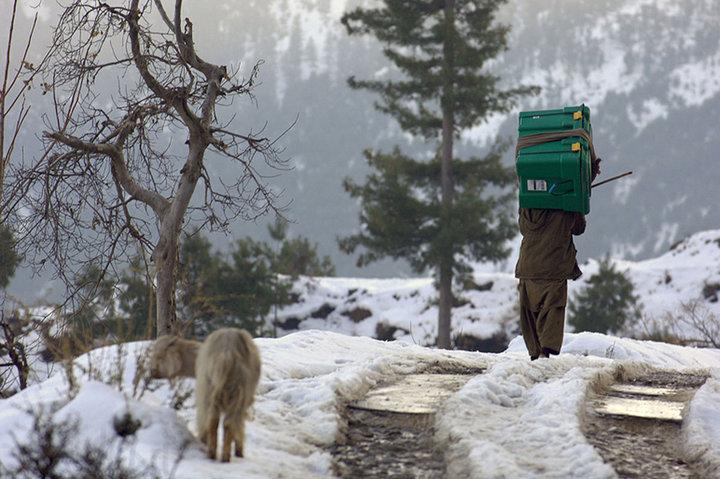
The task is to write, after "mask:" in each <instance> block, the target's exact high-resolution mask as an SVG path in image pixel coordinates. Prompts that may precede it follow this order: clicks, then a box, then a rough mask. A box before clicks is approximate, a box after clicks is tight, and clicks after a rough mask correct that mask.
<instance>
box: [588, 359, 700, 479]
mask: <svg viewBox="0 0 720 479" xmlns="http://www.w3.org/2000/svg"><path fill="white" fill-rule="evenodd" d="M705 379H706V378H705V377H704V376H699V375H691V374H680V373H668V372H656V373H651V374H648V375H646V376H643V377H642V378H639V379H636V380H634V381H626V382H624V383H622V384H621V385H620V386H621V387H619V388H617V389H619V391H613V390H612V389H611V390H610V391H608V392H607V393H606V395H605V396H604V397H598V398H597V399H596V400H594V401H590V402H588V408H587V411H586V417H585V423H584V433H585V436H586V437H587V439H588V441H589V442H590V444H592V445H593V446H594V447H595V448H596V449H597V451H598V452H599V453H600V456H601V457H602V458H603V459H604V460H605V462H607V463H608V464H610V465H611V466H612V467H613V468H614V469H615V472H616V473H617V474H618V476H619V477H621V478H650V477H652V478H657V479H662V478H673V479H674V478H696V477H697V478H699V477H701V476H700V475H699V474H698V473H696V472H695V471H694V470H693V467H692V465H690V464H687V463H686V462H685V461H684V460H683V458H682V454H681V450H682V449H681V447H680V440H681V434H680V427H681V423H680V422H678V421H673V420H667V419H656V418H644V417H634V416H632V415H622V414H621V413H618V414H606V413H600V412H598V410H601V408H599V407H598V405H599V404H602V403H607V402H611V401H615V400H616V399H629V400H631V401H634V402H635V403H637V401H639V400H642V401H650V402H653V401H657V400H661V401H669V402H670V404H671V405H672V403H673V402H674V403H675V404H677V403H678V402H682V403H686V402H687V401H689V400H690V399H691V398H692V396H693V394H694V392H695V391H696V390H697V388H699V387H700V386H701V385H702V384H703V383H704V382H705ZM624 386H630V387H629V388H627V387H624ZM647 388H659V389H660V390H661V391H662V390H668V391H676V392H672V393H668V394H664V395H661V396H653V395H649V394H647V393H645V394H642V393H638V392H637V391H643V390H644V389H647ZM647 390H648V391H652V389H647ZM628 391H629V392H628ZM616 402H619V403H620V404H622V402H621V401H616Z"/></svg>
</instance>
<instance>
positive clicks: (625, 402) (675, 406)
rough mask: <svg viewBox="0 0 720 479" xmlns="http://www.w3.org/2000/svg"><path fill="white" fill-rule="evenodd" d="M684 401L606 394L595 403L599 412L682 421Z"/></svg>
mask: <svg viewBox="0 0 720 479" xmlns="http://www.w3.org/2000/svg"><path fill="white" fill-rule="evenodd" d="M684 407H685V403H684V402H678V401H666V400H660V399H634V398H633V399H631V398H625V397H613V396H605V397H603V398H601V399H599V400H598V401H597V403H596V404H595V411H596V412H598V413H599V414H608V415H612V416H628V417H638V418H645V419H658V420H661V421H672V422H682V411H683V408H684Z"/></svg>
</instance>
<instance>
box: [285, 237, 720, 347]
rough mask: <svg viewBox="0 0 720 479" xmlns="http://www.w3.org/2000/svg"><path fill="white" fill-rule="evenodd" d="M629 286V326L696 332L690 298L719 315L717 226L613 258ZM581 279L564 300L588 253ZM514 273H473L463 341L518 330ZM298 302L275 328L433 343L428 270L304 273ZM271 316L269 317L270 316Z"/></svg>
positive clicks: (637, 331) (458, 328)
mask: <svg viewBox="0 0 720 479" xmlns="http://www.w3.org/2000/svg"><path fill="white" fill-rule="evenodd" d="M613 262H614V263H615V265H616V268H617V269H618V270H619V271H623V272H625V273H626V275H627V277H628V278H629V279H630V280H631V281H632V283H633V284H634V286H635V294H636V295H637V296H638V297H639V301H640V303H641V305H642V310H643V320H642V321H640V322H639V323H638V324H634V325H628V330H627V333H629V334H632V335H635V336H643V335H650V334H652V333H658V332H661V331H663V330H665V332H667V333H670V334H674V335H677V336H679V337H680V338H681V339H699V338H700V336H701V334H700V333H699V332H698V331H697V330H696V329H695V328H693V327H692V325H689V324H684V323H683V322H682V321H678V320H679V319H683V318H687V316H688V314H689V311H688V307H691V306H694V307H695V313H696V315H697V316H698V317H699V318H702V317H705V318H710V315H714V316H715V318H716V319H717V320H718V323H720V301H718V295H719V294H720V230H711V231H705V232H701V233H698V234H695V235H693V236H690V237H689V238H686V239H685V240H683V241H682V242H680V243H678V244H677V245H675V246H674V247H673V249H672V250H670V251H668V252H667V253H665V254H663V255H662V256H659V257H657V258H654V259H650V260H646V261H639V262H632V261H622V260H617V261H613ZM581 269H582V270H583V272H584V274H583V276H582V277H581V279H580V280H578V281H575V282H570V284H569V285H570V292H569V295H570V301H572V299H573V296H574V294H575V293H577V291H578V290H579V289H581V288H584V287H585V286H586V281H587V279H588V278H590V277H591V276H592V275H593V274H595V273H596V272H597V270H598V262H597V261H596V260H590V261H588V262H587V263H586V264H584V265H582V266H581ZM516 286H517V280H516V279H515V278H514V276H513V275H512V274H510V273H475V275H474V278H473V281H472V282H471V283H469V284H468V285H467V288H466V289H465V290H464V291H458V292H457V293H458V294H459V297H460V303H459V304H458V305H457V307H455V308H454V309H453V318H452V334H453V336H460V344H459V346H461V347H463V346H464V347H468V348H471V349H481V350H485V351H500V350H502V349H504V347H505V345H506V344H507V342H508V341H509V338H512V337H513V336H514V333H515V332H516V331H517V327H518V325H517V315H518V312H517V309H516V308H517V306H516V304H517V291H516ZM295 289H296V292H297V293H298V294H299V298H300V299H299V302H298V303H296V304H293V305H291V306H288V307H286V308H284V309H282V310H280V311H279V313H278V321H277V325H278V328H279V329H278V332H279V334H283V333H284V332H289V331H294V330H296V329H301V330H304V329H326V330H331V331H338V332H343V333H345V334H353V335H362V336H372V337H375V338H381V339H401V340H403V341H406V342H410V343H416V344H422V345H429V344H434V340H435V336H436V332H437V329H436V324H437V306H436V297H437V295H436V292H435V288H434V287H433V281H432V279H431V278H426V279H406V280H403V279H387V280H378V279H374V280H366V279H347V278H316V279H310V278H303V279H301V280H300V281H298V282H297V283H296V285H295ZM272 320H274V318H272Z"/></svg>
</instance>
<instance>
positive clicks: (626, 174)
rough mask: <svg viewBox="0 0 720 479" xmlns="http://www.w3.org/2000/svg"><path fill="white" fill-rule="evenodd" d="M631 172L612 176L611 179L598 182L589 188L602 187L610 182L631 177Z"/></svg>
mask: <svg viewBox="0 0 720 479" xmlns="http://www.w3.org/2000/svg"><path fill="white" fill-rule="evenodd" d="M632 173H633V172H632V171H627V172H625V173H623V174H621V175H617V176H613V177H612V178H608V179H607V180H603V181H599V182H597V183H595V184H594V185H591V186H590V188H595V187H596V186H600V185H604V184H605V183H609V182H611V181H615V180H619V179H620V178H622V177H624V176H628V175H632Z"/></svg>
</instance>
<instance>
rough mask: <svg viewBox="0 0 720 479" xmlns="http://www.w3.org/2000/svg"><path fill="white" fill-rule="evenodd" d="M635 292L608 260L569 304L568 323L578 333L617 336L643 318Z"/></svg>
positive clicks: (602, 262)
mask: <svg viewBox="0 0 720 479" xmlns="http://www.w3.org/2000/svg"><path fill="white" fill-rule="evenodd" d="M634 290H635V287H634V286H633V284H632V282H631V281H630V280H629V279H628V278H627V276H625V274H624V273H623V272H621V271H617V270H616V269H615V266H614V265H613V264H611V263H610V259H609V258H605V259H603V260H602V261H601V262H600V270H599V271H598V272H597V274H594V275H593V276H591V277H590V279H588V282H587V286H586V287H585V288H584V289H583V290H581V291H580V292H579V293H577V294H576V295H575V297H574V298H573V299H572V301H571V302H570V304H569V307H568V322H569V323H570V324H571V325H572V326H573V327H574V328H575V331H578V332H579V331H592V332H597V333H618V332H620V331H621V330H622V329H623V326H624V325H625V324H627V323H628V322H634V321H637V320H639V319H640V317H641V313H640V306H639V304H638V297H637V296H635V295H634V294H633V293H634Z"/></svg>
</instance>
